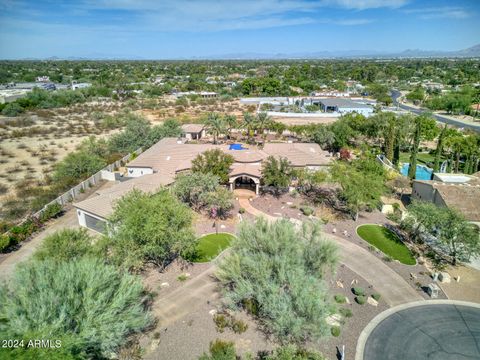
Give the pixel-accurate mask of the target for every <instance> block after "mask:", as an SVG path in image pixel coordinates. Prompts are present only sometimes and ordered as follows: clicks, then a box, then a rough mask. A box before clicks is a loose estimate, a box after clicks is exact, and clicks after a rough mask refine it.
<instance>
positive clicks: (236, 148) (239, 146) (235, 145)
mask: <svg viewBox="0 0 480 360" xmlns="http://www.w3.org/2000/svg"><path fill="white" fill-rule="evenodd" d="M228 149H229V150H247V148H244V147H243V146H242V144H231V145H230V147H229V148H228Z"/></svg>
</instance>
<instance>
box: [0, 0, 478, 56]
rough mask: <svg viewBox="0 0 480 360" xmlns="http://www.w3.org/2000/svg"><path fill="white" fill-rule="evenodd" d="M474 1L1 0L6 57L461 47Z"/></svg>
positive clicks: (473, 37) (0, 47) (473, 18)
mask: <svg viewBox="0 0 480 360" xmlns="http://www.w3.org/2000/svg"><path fill="white" fill-rule="evenodd" d="M478 3H479V2H478V1H476V0H456V1H453V0H452V1H446V0H432V1H421V0H317V1H313V0H228V1H227V0H225V1H223V0H156V1H155V0H80V1H76V0H70V1H68V0H67V1H61V0H56V1H45V0H34V1H27V0H24V1H21V0H19V1H16V0H0V58H3V59H11V58H27V57H50V56H59V57H69V56H79V57H98V56H110V57H135V58H145V59H165V58H192V57H205V56H215V55H220V54H232V53H234V54H238V53H266V54H275V53H284V54H292V53H299V52H317V51H344V50H369V51H380V52H395V51H402V50H405V49H417V48H419V49H426V50H457V49H462V48H466V47H470V46H472V45H476V44H478V43H480V26H479V25H478V24H480V9H479V8H478V6H476V5H478Z"/></svg>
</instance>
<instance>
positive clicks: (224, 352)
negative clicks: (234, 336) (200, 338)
mask: <svg viewBox="0 0 480 360" xmlns="http://www.w3.org/2000/svg"><path fill="white" fill-rule="evenodd" d="M199 360H237V354H236V353H235V346H234V345H233V342H230V341H223V340H219V339H217V340H215V341H213V342H211V343H210V355H208V354H203V355H202V356H200V358H199Z"/></svg>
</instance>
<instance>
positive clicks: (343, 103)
mask: <svg viewBox="0 0 480 360" xmlns="http://www.w3.org/2000/svg"><path fill="white" fill-rule="evenodd" d="M318 104H319V105H320V108H321V109H322V110H323V111H324V112H327V113H328V112H333V113H339V114H348V113H353V112H356V113H358V114H362V115H364V116H370V115H372V114H373V107H372V106H370V105H367V104H362V103H359V102H355V101H352V100H350V99H320V100H319V101H318Z"/></svg>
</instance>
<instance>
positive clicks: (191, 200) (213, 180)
mask: <svg viewBox="0 0 480 360" xmlns="http://www.w3.org/2000/svg"><path fill="white" fill-rule="evenodd" d="M218 184H219V178H218V177H217V176H215V175H212V174H210V173H207V174H203V173H192V174H181V175H178V176H177V178H176V179H175V184H174V185H173V187H172V191H173V194H174V195H175V196H176V197H177V199H178V200H180V201H181V202H183V203H185V204H187V205H188V206H190V207H192V208H193V209H195V210H199V209H201V208H202V207H203V206H205V203H204V202H203V201H204V196H205V194H207V193H209V192H212V191H215V190H216V189H217V187H218Z"/></svg>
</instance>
